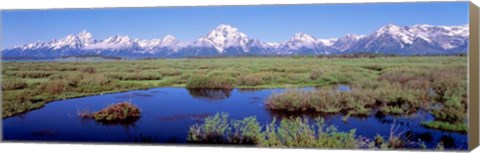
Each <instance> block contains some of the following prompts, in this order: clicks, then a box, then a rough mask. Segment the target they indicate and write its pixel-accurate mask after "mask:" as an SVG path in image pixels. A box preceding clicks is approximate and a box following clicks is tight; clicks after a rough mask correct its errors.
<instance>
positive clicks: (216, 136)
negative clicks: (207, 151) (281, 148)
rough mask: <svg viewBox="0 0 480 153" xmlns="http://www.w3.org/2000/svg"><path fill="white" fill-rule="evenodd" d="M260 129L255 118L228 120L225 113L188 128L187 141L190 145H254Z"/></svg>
mask: <svg viewBox="0 0 480 153" xmlns="http://www.w3.org/2000/svg"><path fill="white" fill-rule="evenodd" d="M260 130H261V127H260V125H259V123H258V122H257V120H256V118H255V117H247V118H245V119H243V120H233V121H229V120H228V114H227V113H217V114H215V116H209V117H207V118H205V119H204V123H203V124H195V125H193V126H191V127H190V130H189V132H188V136H187V141H188V142H191V143H215V144H256V143H257V142H258V139H259V135H260Z"/></svg>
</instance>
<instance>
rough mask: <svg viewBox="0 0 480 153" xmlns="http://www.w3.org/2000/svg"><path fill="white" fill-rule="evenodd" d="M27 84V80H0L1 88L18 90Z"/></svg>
mask: <svg viewBox="0 0 480 153" xmlns="http://www.w3.org/2000/svg"><path fill="white" fill-rule="evenodd" d="M27 86H28V84H27V82H25V81H23V80H20V79H8V80H2V90H18V89H24V88H26V87H27Z"/></svg>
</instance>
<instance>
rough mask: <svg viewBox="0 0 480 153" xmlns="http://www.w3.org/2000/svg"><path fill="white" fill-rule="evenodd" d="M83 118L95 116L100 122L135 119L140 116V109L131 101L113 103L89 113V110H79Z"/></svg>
mask: <svg viewBox="0 0 480 153" xmlns="http://www.w3.org/2000/svg"><path fill="white" fill-rule="evenodd" d="M78 115H79V116H80V117H82V118H93V119H95V120H96V121H100V122H122V121H126V120H135V119H138V118H139V117H140V109H139V108H137V107H136V106H135V105H133V104H131V103H129V102H121V103H117V104H112V105H110V106H108V107H106V108H104V109H102V110H100V111H97V112H93V113H89V111H84V112H79V113H78Z"/></svg>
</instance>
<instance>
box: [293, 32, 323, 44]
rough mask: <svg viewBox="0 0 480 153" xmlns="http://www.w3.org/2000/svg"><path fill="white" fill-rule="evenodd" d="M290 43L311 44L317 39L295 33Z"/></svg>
mask: <svg viewBox="0 0 480 153" xmlns="http://www.w3.org/2000/svg"><path fill="white" fill-rule="evenodd" d="M290 41H300V42H308V43H311V42H316V41H317V39H316V38H314V37H312V36H310V35H308V34H305V33H302V32H299V33H295V34H294V35H293V37H292V38H291V39H290Z"/></svg>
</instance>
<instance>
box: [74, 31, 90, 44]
mask: <svg viewBox="0 0 480 153" xmlns="http://www.w3.org/2000/svg"><path fill="white" fill-rule="evenodd" d="M77 37H78V38H79V39H80V40H82V42H86V43H92V42H93V35H92V33H90V32H88V31H87V30H82V31H81V32H80V33H78V34H77Z"/></svg>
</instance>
